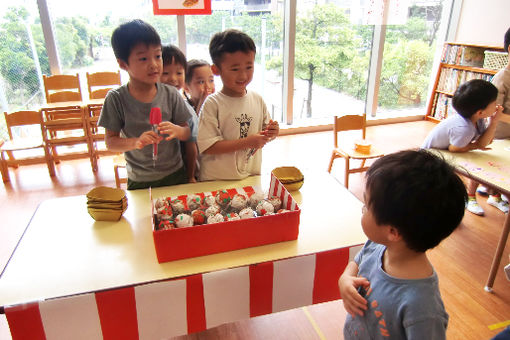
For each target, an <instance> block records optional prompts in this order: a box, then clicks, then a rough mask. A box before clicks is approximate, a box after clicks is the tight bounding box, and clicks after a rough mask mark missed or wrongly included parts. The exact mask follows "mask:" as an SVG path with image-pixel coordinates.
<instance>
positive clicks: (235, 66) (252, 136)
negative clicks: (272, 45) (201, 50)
mask: <svg viewBox="0 0 510 340" xmlns="http://www.w3.org/2000/svg"><path fill="white" fill-rule="evenodd" d="M255 52H256V48H255V43H254V42H253V39H251V38H250V37H249V36H248V35H247V34H246V33H243V32H241V31H238V30H234V29H229V30H226V31H223V32H219V33H216V34H215V35H214V36H213V37H212V39H211V42H210V43H209V53H210V54H211V59H212V62H213V65H212V71H213V73H214V74H215V75H219V76H220V77H221V80H222V83H223V88H222V89H221V91H220V92H217V93H214V94H211V95H209V96H208V97H207V99H206V100H205V103H204V105H203V106H202V110H201V113H200V117H199V126H198V141H197V143H198V149H199V151H200V153H201V155H200V180H217V179H228V180H230V179H232V180H233V179H243V178H246V177H248V176H250V175H258V174H260V170H261V164H262V155H261V152H260V151H259V149H262V147H263V146H264V145H265V144H266V143H267V142H269V141H270V140H273V139H274V138H276V137H277V136H278V133H279V126H278V123H277V122H275V121H273V120H271V119H270V118H269V113H268V111H267V107H266V104H265V103H264V100H263V99H262V97H261V96H260V95H259V94H257V93H255V92H253V91H251V90H248V89H247V86H248V84H249V83H250V82H251V81H252V79H253V69H254V66H255Z"/></svg>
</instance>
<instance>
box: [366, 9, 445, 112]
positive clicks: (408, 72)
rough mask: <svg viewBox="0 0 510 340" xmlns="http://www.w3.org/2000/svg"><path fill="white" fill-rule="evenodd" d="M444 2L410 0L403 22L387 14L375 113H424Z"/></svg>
mask: <svg viewBox="0 0 510 340" xmlns="http://www.w3.org/2000/svg"><path fill="white" fill-rule="evenodd" d="M446 2H447V1H411V4H410V5H409V6H408V7H406V8H405V11H404V18H402V22H392V21H391V16H390V19H389V20H390V21H389V22H388V24H389V25H388V26H387V28H386V36H385V42H384V54H383V60H382V69H381V76H380V79H379V96H378V107H377V112H376V115H377V117H382V118H387V117H393V116H407V115H418V114H424V113H425V111H426V104H427V100H428V88H429V84H431V77H430V76H431V73H432V72H433V70H432V64H433V59H434V54H435V51H436V46H437V35H438V31H439V29H440V22H441V15H442V11H443V10H444V7H445V4H444V3H446ZM397 20H398V19H397Z"/></svg>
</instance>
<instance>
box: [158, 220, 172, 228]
mask: <svg viewBox="0 0 510 340" xmlns="http://www.w3.org/2000/svg"><path fill="white" fill-rule="evenodd" d="M173 228H175V224H174V223H173V221H172V220H160V221H159V223H158V226H157V227H156V230H170V229H173Z"/></svg>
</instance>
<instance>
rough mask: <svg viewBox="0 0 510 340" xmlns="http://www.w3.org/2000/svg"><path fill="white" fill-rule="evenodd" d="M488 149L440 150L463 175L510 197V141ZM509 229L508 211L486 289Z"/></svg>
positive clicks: (488, 286) (498, 262)
mask: <svg viewBox="0 0 510 340" xmlns="http://www.w3.org/2000/svg"><path fill="white" fill-rule="evenodd" d="M489 148H490V149H489V150H484V151H482V150H473V151H469V152H464V153H452V152H448V151H444V150H441V151H440V153H441V154H443V155H444V156H445V158H446V159H447V160H448V161H450V162H451V163H453V164H455V165H456V169H457V172H459V173H460V174H462V175H464V176H467V177H469V178H471V179H474V180H475V181H478V182H480V183H482V184H484V185H486V186H488V187H489V188H493V189H495V190H498V191H499V192H500V193H503V194H505V195H506V196H507V197H510V140H495V141H493V142H492V144H490V145H489ZM509 231H510V218H509V217H508V214H506V217H505V222H504V224H503V229H502V230H501V235H500V237H499V242H498V247H497V249H496V253H495V254H494V258H493V260H492V265H491V269H490V272H489V277H488V279H487V284H486V285H485V290H486V291H488V292H492V286H493V285H494V280H495V278H496V274H497V271H498V268H499V264H500V262H501V256H502V255H503V251H504V250H505V245H506V242H507V239H508V233H509Z"/></svg>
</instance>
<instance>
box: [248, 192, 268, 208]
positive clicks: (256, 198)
mask: <svg viewBox="0 0 510 340" xmlns="http://www.w3.org/2000/svg"><path fill="white" fill-rule="evenodd" d="M263 199H264V194H263V193H261V192H258V191H256V192H254V193H253V194H251V196H250V198H249V200H248V204H249V205H250V207H251V208H252V209H256V208H257V205H258V204H259V202H260V201H262V200H263Z"/></svg>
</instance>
